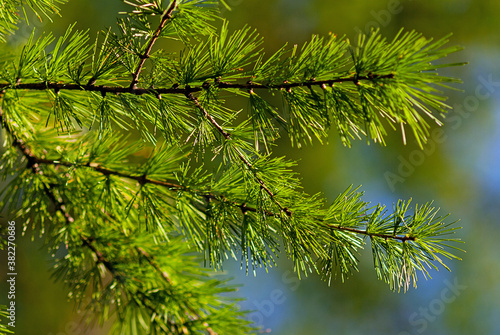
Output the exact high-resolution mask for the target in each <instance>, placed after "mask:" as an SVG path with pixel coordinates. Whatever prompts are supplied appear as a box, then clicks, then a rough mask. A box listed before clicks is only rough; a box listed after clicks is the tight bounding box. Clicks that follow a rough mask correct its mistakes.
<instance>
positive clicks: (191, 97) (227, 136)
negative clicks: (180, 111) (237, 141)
mask: <svg viewBox="0 0 500 335" xmlns="http://www.w3.org/2000/svg"><path fill="white" fill-rule="evenodd" d="M186 97H187V98H188V99H189V100H190V101H192V102H193V103H194V104H195V106H196V108H198V109H199V110H200V111H201V112H202V113H203V115H204V116H205V117H206V118H207V119H208V120H209V121H210V123H211V124H212V125H213V126H214V127H215V129H217V131H218V132H219V133H221V135H222V136H224V138H225V139H226V140H230V139H231V134H229V133H228V132H226V131H225V130H224V128H222V126H221V125H219V124H218V123H217V121H216V120H215V119H214V117H213V116H212V115H210V113H208V111H207V110H206V109H205V108H203V106H202V105H201V104H200V102H199V101H198V99H197V98H196V97H195V96H194V95H193V94H192V93H189V94H186ZM237 154H238V157H239V159H240V160H241V161H242V162H243V164H244V165H245V166H246V167H247V168H248V169H249V170H250V171H252V173H253V176H254V178H255V180H256V181H257V182H258V183H259V184H260V187H261V188H262V189H263V190H264V191H265V192H266V193H267V194H268V195H269V196H270V197H271V199H273V201H274V203H275V204H276V205H278V207H279V209H280V211H282V212H284V213H286V215H288V216H291V215H292V212H291V211H290V209H288V208H286V207H285V206H283V205H282V204H281V203H280V202H279V201H278V199H276V195H275V194H274V193H273V191H271V190H270V189H269V187H268V186H267V185H266V183H265V182H264V181H263V180H262V178H260V177H259V176H258V175H257V172H256V171H255V170H254V168H253V165H252V163H251V162H250V161H249V160H248V159H247V158H246V157H245V155H243V153H242V152H241V151H240V150H237Z"/></svg>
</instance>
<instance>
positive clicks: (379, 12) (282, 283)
mask: <svg viewBox="0 0 500 335" xmlns="http://www.w3.org/2000/svg"><path fill="white" fill-rule="evenodd" d="M228 3H229V4H231V5H232V7H233V10H232V11H231V12H229V11H225V12H224V16H225V17H226V18H228V20H229V22H230V27H232V28H240V27H241V26H243V25H244V24H248V25H250V26H252V27H254V28H256V29H257V30H258V32H259V33H260V34H261V35H262V36H264V38H265V49H266V51H268V52H272V51H275V50H276V49H277V48H278V47H280V46H281V45H283V44H284V43H286V42H288V43H289V44H295V43H297V44H300V43H302V42H303V41H305V40H306V39H308V38H310V36H311V34H313V33H319V34H327V33H328V32H330V31H331V32H333V33H335V34H337V35H347V36H348V37H349V38H350V39H351V40H354V39H355V38H356V36H357V32H358V31H363V32H367V31H369V30H370V28H372V27H374V28H380V29H381V31H382V33H383V35H385V36H387V37H388V38H391V37H392V36H394V35H395V33H396V32H397V31H398V30H399V29H400V28H401V27H404V28H405V29H407V30H413V29H414V30H417V31H419V32H422V33H423V34H424V35H425V36H427V37H435V38H439V37H442V36H444V35H446V34H448V33H449V32H452V33H453V34H454V35H453V37H452V38H451V44H453V45H456V44H458V45H462V46H463V47H464V48H465V49H464V51H463V52H460V53H458V54H454V55H452V56H451V57H450V60H452V61H457V62H458V61H468V62H469V63H470V64H469V65H467V66H465V67H456V68H451V69H447V70H446V74H447V75H451V76H454V77H458V78H461V79H462V80H463V81H464V84H463V85H457V87H458V88H459V89H461V90H463V92H462V91H448V92H445V93H446V94H447V95H449V96H450V99H449V101H448V103H449V104H450V105H451V106H453V107H454V108H455V111H453V112H451V113H450V114H449V116H448V118H447V119H446V120H444V127H443V129H444V131H445V133H444V135H439V136H438V135H436V136H431V139H430V141H429V143H428V144H427V145H426V146H425V148H424V151H421V150H419V149H418V147H417V145H416V143H413V142H412V141H411V137H410V141H409V143H408V144H407V145H406V146H405V145H403V143H402V140H401V136H400V134H399V133H394V134H393V136H392V138H390V139H389V140H388V141H387V142H388V145H387V147H381V146H379V145H374V144H370V145H367V144H366V142H365V141H363V140H361V141H358V142H356V143H355V144H354V145H353V147H352V148H350V149H348V148H345V147H343V146H342V145H341V143H340V140H339V139H338V136H337V135H336V134H334V133H332V134H331V135H332V136H331V138H330V143H329V144H328V145H323V146H321V145H319V144H316V145H315V146H312V147H311V146H309V147H303V148H302V149H300V150H298V149H292V148H291V147H290V145H289V143H287V142H286V141H283V142H282V143H280V144H279V148H278V150H277V151H276V153H277V154H279V155H283V154H286V155H288V156H289V157H290V158H294V159H299V160H300V163H299V166H298V167H297V170H298V171H299V172H300V173H301V174H302V177H303V185H304V187H305V190H306V191H307V192H308V193H316V192H323V193H324V194H325V195H326V197H327V198H328V199H331V200H333V199H334V198H335V197H336V196H337V195H338V194H339V193H340V192H342V191H343V190H345V189H346V188H347V187H348V186H349V185H351V184H354V185H363V186H362V190H364V191H366V199H367V200H370V201H372V202H373V203H379V202H381V203H385V204H387V205H388V206H389V207H390V206H391V205H392V203H394V202H395V201H397V199H398V198H403V199H405V198H409V197H413V199H414V201H415V202H417V203H423V202H426V201H428V200H435V203H434V204H435V205H436V206H437V207H441V210H442V212H441V214H446V213H452V215H451V217H450V220H458V219H460V220H461V222H460V225H461V226H463V227H464V228H463V229H462V230H461V231H460V232H459V233H458V234H459V235H460V237H461V238H462V239H463V240H464V241H466V244H464V245H463V248H464V249H465V250H466V251H467V253H465V254H463V255H462V257H463V261H461V262H453V263H451V264H450V265H451V268H452V272H451V273H448V272H447V271H446V270H444V269H442V270H441V271H439V272H434V273H433V279H432V280H429V281H423V280H421V281H420V282H419V283H420V284H419V287H418V289H412V290H410V291H409V292H407V293H406V294H403V293H393V292H391V291H390V290H389V289H388V287H387V285H385V284H384V283H382V282H378V281H377V280H376V276H375V272H374V270H373V266H372V260H371V254H370V251H369V250H366V252H363V253H362V255H361V258H362V262H361V266H360V267H361V269H360V272H359V273H356V274H355V275H354V276H353V278H351V279H350V280H348V281H347V282H346V283H343V284H342V283H340V282H334V283H332V286H331V287H328V285H327V284H326V283H324V282H322V281H320V280H319V278H317V277H316V276H314V275H313V276H310V277H309V278H306V279H304V280H302V281H300V282H299V281H298V280H297V279H296V277H294V275H293V274H292V271H291V264H289V263H288V262H286V261H283V260H281V261H280V262H279V264H278V265H279V266H278V267H277V268H274V269H271V271H270V272H269V273H265V271H258V273H257V277H256V278H254V277H253V276H252V275H249V276H248V277H246V276H245V273H244V270H243V271H240V270H239V261H230V262H228V263H227V267H226V270H227V272H228V273H229V275H231V276H233V277H235V279H234V280H233V281H232V283H242V284H243V286H242V287H241V289H240V291H239V292H238V294H239V295H240V296H243V297H245V298H247V300H246V301H245V302H243V303H242V308H244V309H250V310H254V312H253V313H251V314H250V318H251V319H252V320H253V321H254V322H256V323H257V324H259V325H262V326H263V327H264V330H265V329H271V330H272V333H273V334H291V335H293V334H399V335H407V334H433V335H439V334H499V333H500V320H499V318H498V316H499V315H500V305H499V304H498V301H500V285H498V284H499V283H498V279H497V278H499V276H500V262H498V259H500V244H499V243H497V239H498V238H499V237H500V224H499V219H498V218H499V217H500V169H499V166H500V146H498V144H497V143H498V142H499V140H500V17H499V15H500V14H499V13H500V2H497V1H491V0H476V1H472V0H441V1H434V2H431V1H423V0H400V1H398V0H353V1H321V0H309V1H301V0H266V1H255V0H228ZM120 8H123V4H121V1H119V0H104V1H103V0H85V1H84V0H72V1H70V3H69V4H68V5H65V6H64V7H63V10H62V19H59V18H55V19H54V23H39V22H36V20H35V19H32V20H31V22H30V23H31V25H30V26H29V27H27V26H21V27H20V29H19V31H18V33H17V34H16V35H15V36H13V37H11V39H10V42H9V43H10V46H12V47H13V48H15V47H18V46H20V45H22V43H23V42H24V41H25V40H26V39H27V38H28V37H29V34H30V32H31V30H32V27H33V26H36V27H38V28H37V29H40V30H46V31H53V32H54V34H55V35H59V34H61V33H63V32H64V31H65V29H66V27H67V26H68V25H69V24H71V23H73V22H74V21H77V22H78V25H77V28H79V29H87V28H91V31H92V32H94V33H95V32H96V31H98V30H100V29H104V28H106V27H107V26H109V25H113V24H114V22H115V17H116V16H117V12H118V11H119V10H120ZM435 134H438V133H435ZM4 217H5V219H9V220H12V219H15V218H10V217H8V213H6V214H4ZM19 223H20V222H18V224H19ZM20 235H21V234H20V232H18V242H20V244H19V245H18V249H17V266H18V277H17V297H16V303H17V308H18V309H17V321H18V322H17V326H16V328H17V329H16V331H17V332H16V333H18V334H41V335H45V334H47V335H75V334H105V333H106V332H105V331H98V330H95V329H94V330H89V329H84V328H83V327H80V326H78V325H77V322H78V320H79V316H78V315H76V314H75V313H73V311H74V310H73V305H72V304H71V303H70V302H67V301H66V296H65V291H64V288H63V287H62V286H61V285H58V284H54V283H52V281H51V279H50V278H49V273H48V272H47V269H48V267H49V265H50V258H49V257H48V256H47V255H46V252H45V250H44V249H43V248H41V245H42V243H41V241H36V243H30V241H29V239H27V238H21V236H20ZM1 262H2V265H1V266H2V268H4V267H5V264H4V263H5V257H2V260H1ZM3 272H4V271H2V275H3ZM4 279H5V278H0V280H1V281H2V282H4ZM5 287H6V285H2V289H4V288H5ZM0 294H1V296H2V297H3V296H5V293H4V292H3V291H2V292H0Z"/></svg>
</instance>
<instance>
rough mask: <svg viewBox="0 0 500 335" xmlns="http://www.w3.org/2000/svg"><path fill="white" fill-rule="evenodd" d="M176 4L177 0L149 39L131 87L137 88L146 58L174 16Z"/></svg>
mask: <svg viewBox="0 0 500 335" xmlns="http://www.w3.org/2000/svg"><path fill="white" fill-rule="evenodd" d="M176 5H177V0H173V1H172V3H171V4H170V6H169V7H168V8H167V9H165V11H164V12H163V15H162V17H161V21H160V24H159V25H158V28H156V31H155V32H154V34H153V36H151V39H150V40H149V43H148V45H147V46H146V50H144V53H143V54H142V55H140V57H139V58H140V60H139V64H137V68H136V70H135V72H134V74H133V77H132V82H131V83H130V89H135V88H137V84H138V83H139V75H140V74H141V71H142V68H143V66H144V63H145V62H146V59H148V58H149V55H150V53H151V50H152V49H153V45H154V44H155V42H156V41H157V40H158V37H160V34H161V31H162V30H163V28H164V27H165V25H166V24H167V21H168V20H169V19H171V18H172V12H173V11H174V9H175V7H176Z"/></svg>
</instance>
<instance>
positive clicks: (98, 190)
mask: <svg viewBox="0 0 500 335" xmlns="http://www.w3.org/2000/svg"><path fill="white" fill-rule="evenodd" d="M63 2H65V1H62V0H30V1H25V2H21V1H18V0H6V1H4V5H3V7H2V8H1V9H0V10H1V14H2V15H0V18H1V21H0V33H1V34H2V38H3V39H5V38H6V35H7V34H9V33H12V32H13V31H14V30H15V25H16V23H17V22H18V21H19V19H20V18H22V14H21V15H20V14H19V13H23V11H24V10H34V11H35V12H36V13H38V14H39V16H40V18H43V19H45V17H46V16H50V15H51V14H53V13H57V10H58V9H57V6H58V5H62V3H63ZM123 2H125V3H126V4H128V5H129V9H130V10H129V11H128V12H126V13H120V15H119V16H118V22H117V25H116V27H113V28H110V29H109V30H106V31H102V32H100V33H99V34H98V35H97V36H90V35H89V33H88V32H86V31H77V30H76V29H75V28H74V26H70V27H68V29H67V32H66V33H65V34H64V35H63V36H61V37H57V38H56V37H54V36H52V34H50V33H47V32H40V31H35V32H34V33H33V35H32V36H31V37H30V38H29V40H28V41H27V42H26V44H25V45H24V46H23V47H22V49H21V50H19V52H18V53H16V54H12V55H7V54H5V53H2V55H1V57H2V59H1V65H0V89H1V92H0V102H1V109H0V122H1V125H2V136H3V142H4V144H3V150H2V157H1V164H2V165H1V166H2V173H3V176H4V179H5V182H4V184H3V185H4V186H3V189H2V198H1V206H2V208H3V209H4V210H5V209H7V210H9V211H10V213H15V212H17V215H19V216H22V217H23V218H25V222H26V223H25V229H30V231H36V232H39V234H41V235H43V236H44V237H45V239H46V241H47V244H48V247H49V249H50V250H51V252H54V251H55V250H59V249H63V251H64V254H65V256H64V257H61V258H60V259H57V260H56V265H55V269H54V275H55V278H57V279H59V280H61V281H63V282H64V283H65V284H66V285H67V286H68V288H69V294H70V296H71V297H72V298H74V299H75V300H76V301H77V302H78V303H80V304H81V306H82V307H84V308H86V310H87V311H88V312H89V317H90V318H91V319H93V320H97V321H99V322H104V321H106V320H108V319H110V318H114V320H115V324H114V328H113V333H114V334H247V333H251V332H252V331H253V330H252V327H251V325H249V324H248V322H247V321H245V318H244V313H243V312H241V311H239V310H238V308H237V305H236V303H237V301H235V300H234V299H231V298H228V296H227V295H225V294H224V293H225V292H229V291H232V290H233V288H232V287H230V286H228V285H227V283H226V282H225V281H221V280H220V279H218V278H219V277H214V276H213V270H210V268H214V269H220V268H221V267H222V264H223V262H224V260H226V259H227V258H228V257H240V258H241V262H242V267H244V268H245V269H246V270H247V271H248V270H249V269H250V270H252V269H255V268H257V267H266V268H267V267H270V266H273V265H274V258H275V256H276V255H277V253H281V252H284V253H286V255H287V256H288V257H289V258H290V259H292V260H293V262H294V264H295V265H294V267H295V271H296V272H297V273H298V275H299V276H301V275H303V274H307V273H311V272H314V273H318V274H319V275H321V276H322V277H323V278H324V279H325V280H327V281H330V280H331V279H332V278H333V277H336V276H338V277H341V278H342V279H345V278H347V277H348V276H349V275H350V274H351V273H352V272H353V271H357V264H358V252H359V251H360V249H362V248H364V247H365V246H368V247H370V246H371V249H372V252H373V260H374V267H375V269H376V273H377V276H378V277H379V278H380V279H382V280H384V281H386V282H387V283H388V284H389V285H390V287H391V288H392V289H397V290H399V289H403V290H406V289H408V287H409V286H410V285H415V284H416V280H417V276H418V273H419V272H423V274H424V276H427V275H428V270H429V269H431V268H436V267H437V266H438V265H439V264H441V265H442V266H444V267H446V265H445V263H444V261H445V260H447V259H454V258H457V256H456V255H455V254H454V253H452V251H453V248H456V246H455V245H454V242H457V239H455V238H453V236H451V235H452V234H453V233H454V232H455V230H456V229H457V227H455V225H453V224H452V223H450V222H449V220H448V219H447V217H446V216H444V217H441V216H439V215H438V213H437V212H438V210H437V209H436V208H434V207H433V206H432V204H424V205H415V206H414V207H413V208H412V207H411V206H410V201H402V200H401V201H399V202H398V203H397V204H395V205H394V206H393V209H392V210H389V209H387V208H385V207H384V206H382V205H376V206H372V205H370V204H368V203H367V202H365V201H363V200H362V192H360V191H358V189H353V188H349V189H347V190H346V191H345V192H344V193H343V194H340V195H339V196H338V197H337V198H336V199H334V200H333V202H332V201H331V199H330V201H329V200H327V199H324V198H323V197H322V196H321V195H320V194H317V195H309V194H305V193H304V192H303V190H302V189H301V185H300V182H299V176H298V175H297V174H296V173H295V172H294V171H293V168H294V165H295V163H294V162H293V161H290V160H287V159H286V158H285V157H278V156H276V155H275V154H274V153H273V146H274V145H275V143H276V140H277V139H278V138H279V137H288V138H289V140H290V141H291V143H292V144H293V145H294V146H296V147H300V146H303V145H305V144H311V143H313V142H316V141H317V142H324V141H326V140H327V137H328V134H329V133H330V134H331V133H332V132H336V133H338V134H339V135H340V139H341V140H342V142H343V143H344V144H345V145H347V146H349V145H350V143H351V141H352V140H354V139H357V138H363V137H364V138H366V139H367V140H368V141H370V140H372V141H374V142H380V143H382V144H383V143H384V138H385V136H386V135H387V131H388V130H392V129H396V128H400V129H401V132H402V134H403V138H404V139H405V137H406V133H411V134H412V135H411V136H413V137H414V138H416V140H417V141H418V142H419V143H420V144H421V145H422V144H424V143H425V141H426V139H427V138H428V136H429V128H430V125H429V122H436V123H439V122H440V121H439V119H440V118H441V117H442V116H443V115H444V113H445V112H446V110H447V109H448V106H447V105H446V104H445V102H444V101H445V97H444V96H443V95H442V93H441V91H440V90H441V89H442V88H446V87H448V85H449V83H453V82H456V80H455V79H452V78H447V77H443V76H440V75H439V74H438V72H437V70H438V68H440V67H443V65H436V64H437V63H436V62H435V61H436V60H441V59H442V58H443V57H445V56H446V55H448V54H449V53H452V52H455V51H457V50H458V48H456V47H446V46H445V45H446V43H447V38H443V39H440V40H437V41H434V40H431V39H427V38H425V37H423V36H422V35H421V34H419V33H417V32H413V31H407V32H405V31H401V32H400V33H399V34H398V35H397V36H396V37H395V38H394V39H393V40H387V39H385V38H383V37H382V36H380V34H379V33H378V32H377V31H373V32H372V33H371V34H370V35H360V36H359V38H358V40H357V41H355V42H354V43H353V42H351V41H349V40H348V39H346V38H342V37H338V36H336V35H334V34H330V35H328V36H313V37H312V38H311V39H310V41H308V42H306V43H304V45H302V46H296V45H295V46H293V47H289V46H284V47H282V48H280V49H279V50H278V51H276V52H274V53H271V54H265V53H264V52H263V47H262V37H261V36H260V35H259V34H258V33H257V32H256V31H255V30H253V29H252V28H250V27H248V26H245V27H242V28H240V29H237V30H234V29H229V24H228V22H227V21H225V20H223V19H222V18H220V16H219V13H218V9H219V8H221V6H222V5H225V4H223V3H220V2H219V1H215V0H170V1H162V0H124V1H123ZM23 6H24V7H23ZM26 6H28V7H30V8H31V9H29V8H28V7H26ZM180 44H181V45H182V48H181V50H180V51H177V52H173V51H171V50H170V49H169V48H172V47H173V46H175V47H176V48H177V49H178V46H179V45H180ZM441 63H442V62H441ZM449 65H453V64H449ZM449 65H445V66H449ZM276 97H278V98H281V100H282V104H277V103H276V101H279V99H276ZM238 104H239V105H238ZM353 182H354V183H355V182H356V181H353ZM20 202H21V203H20ZM200 260H204V261H205V265H206V267H203V266H201V265H200Z"/></svg>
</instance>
